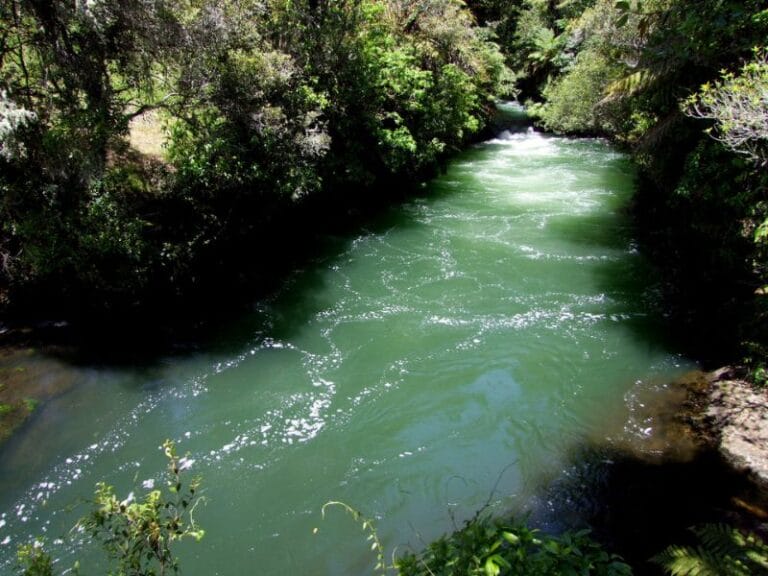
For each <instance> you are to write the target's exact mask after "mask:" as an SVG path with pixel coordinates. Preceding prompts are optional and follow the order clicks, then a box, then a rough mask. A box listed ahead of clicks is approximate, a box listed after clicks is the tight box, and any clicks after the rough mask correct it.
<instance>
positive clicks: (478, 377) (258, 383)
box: [0, 105, 691, 576]
mask: <svg viewBox="0 0 768 576" xmlns="http://www.w3.org/2000/svg"><path fill="white" fill-rule="evenodd" d="M503 109H505V110H506V113H507V114H508V115H509V116H514V115H515V114H517V113H518V112H517V111H516V109H515V108H514V107H513V106H512V105H504V106H503ZM632 186H633V172H632V168H631V165H630V163H629V162H628V160H627V159H626V158H625V157H624V156H623V155H622V154H620V153H618V152H617V151H615V150H614V149H613V148H612V147H611V146H610V145H609V144H607V143H605V142H603V141H600V140H592V139H566V138H557V137H551V136H546V135H542V134H540V133H537V132H534V131H532V130H526V129H525V128H523V129H521V130H519V131H514V130H511V131H504V132H502V133H500V134H499V135H498V136H497V137H496V138H494V139H492V140H490V141H487V142H484V143H482V144H479V145H477V146H474V147H473V148H471V149H469V150H468V151H466V152H465V153H463V154H462V155H460V156H459V157H458V158H457V159H455V160H454V161H453V162H452V163H451V164H450V165H449V167H448V169H447V171H446V173H445V174H444V175H442V176H440V177H439V178H437V179H436V180H434V181H433V182H431V183H430V184H429V185H428V186H427V187H426V188H425V190H424V194H423V196H421V197H419V198H416V199H414V200H412V201H409V202H407V203H405V204H404V205H402V206H399V207H396V208H393V209H392V210H390V211H388V212H387V213H386V214H384V215H382V216H381V217H380V218H378V219H377V220H376V221H375V222H373V223H371V224H370V226H369V227H368V228H367V229H365V230H362V231H360V232H359V233H358V234H357V235H356V236H354V237H346V238H330V239H328V242H327V244H328V249H327V251H326V255H325V256H324V257H322V258H319V259H318V260H317V261H315V262H313V263H312V264H311V265H308V266H306V267H305V268H304V269H302V270H299V271H297V272H296V273H295V274H293V275H292V276H291V277H290V278H288V279H287V281H286V282H285V283H284V285H283V286H282V288H281V289H280V290H278V291H277V292H276V293H275V294H274V295H273V296H272V297H270V298H267V299H264V300H262V301H259V302H258V303H256V304H254V307H253V313H252V314H250V315H248V316H247V317H244V318H243V319H242V320H241V321H239V322H237V323H236V325H232V326H231V327H230V329H229V330H227V331H225V333H222V334H221V337H220V338H218V339H217V344H216V345H213V346H211V347H210V349H208V350H206V351H202V352H196V353H194V354H185V355H179V356H173V357H167V358H163V359H161V360H158V361H156V362H154V363H153V364H151V365H145V366H140V367H135V368H130V369H129V368H114V367H99V366H88V367H82V366H79V367H75V366H66V365H64V364H61V363H59V364H57V366H58V368H56V369H57V370H59V371H60V372H62V373H66V375H67V378H68V379H69V380H72V381H74V384H73V385H71V386H68V387H67V389H66V391H64V392H62V393H60V394H58V395H57V396H55V398H53V399H52V400H50V401H48V402H46V403H45V404H44V405H42V406H41V407H40V408H39V410H38V412H37V414H36V416H35V417H34V418H33V419H32V421H31V422H29V423H28V424H27V425H26V426H25V427H24V428H23V429H22V430H21V432H20V433H18V434H17V435H16V436H15V437H14V438H13V439H12V440H11V441H10V442H8V443H7V444H5V445H4V446H3V447H2V448H1V449H0V572H3V573H8V572H10V567H11V566H12V565H13V562H14V556H15V548H16V546H17V545H18V544H19V543H22V542H25V541H27V540H28V539H29V538H31V537H32V536H34V535H44V536H45V537H46V540H47V542H48V546H49V548H50V550H51V551H52V552H53V554H54V555H55V556H56V557H57V558H58V559H59V561H60V564H59V566H62V567H63V566H66V565H71V563H72V561H73V560H74V559H75V558H76V557H79V558H83V559H84V562H83V563H84V565H85V566H88V563H89V562H91V561H96V560H95V559H94V558H98V556H95V557H94V554H95V553H94V552H93V551H92V550H90V549H89V548H88V547H87V546H86V547H85V548H81V547H79V545H77V544H75V543H73V541H76V540H77V539H78V538H77V537H76V534H72V533H69V530H70V528H71V527H72V525H73V524H74V522H75V521H76V519H77V518H78V517H79V516H81V515H83V514H84V513H85V511H86V509H87V508H86V507H83V506H79V505H78V504H79V503H80V502H81V501H82V500H83V499H84V498H87V497H88V496H89V495H91V494H92V492H93V488H94V485H95V483H96V482H98V481H100V480H104V481H106V482H109V483H111V484H114V485H115V486H116V487H117V489H118V493H121V494H127V493H128V492H129V491H131V490H135V491H136V492H137V493H139V492H141V490H142V488H141V486H142V484H145V485H149V483H151V482H152V481H154V482H155V483H157V482H159V481H160V479H161V477H162V476H161V473H162V470H163V466H164V460H163V456H162V453H161V451H160V449H159V447H160V445H161V444H162V442H163V441H164V440H165V439H166V438H168V439H171V440H173V441H175V442H176V444H177V447H178V450H179V451H180V452H182V453H189V457H190V458H191V459H193V460H194V465H193V467H192V471H193V472H194V473H197V474H200V475H201V476H202V478H203V486H204V488H205V494H204V496H205V505H202V506H200V507H199V508H198V509H197V512H196V520H197V521H198V522H199V524H200V525H201V526H202V527H203V528H204V529H205V530H206V536H205V538H204V539H203V540H202V541H201V542H200V543H189V544H185V545H184V546H182V547H181V549H180V552H181V558H182V562H181V565H182V568H183V572H184V574H186V575H188V576H203V575H205V576H212V575H222V576H225V575H231V576H236V575H240V574H256V573H258V574H262V575H267V576H270V575H274V576H277V575H284V574H310V575H312V574H316V575H334V576H335V575H359V574H363V573H368V572H369V569H370V567H371V566H372V564H373V562H374V559H373V556H372V553H371V552H370V551H369V549H368V543H367V542H365V538H364V534H363V532H361V530H360V527H359V526H358V525H356V524H355V523H354V522H353V521H352V520H351V519H349V518H347V517H345V516H344V514H343V512H342V511H341V510H333V511H332V512H331V513H330V514H329V515H328V517H327V518H326V519H325V520H323V519H322V518H321V516H320V510H321V507H322V505H323V504H324V503H325V502H327V501H329V500H341V501H344V502H346V503H348V504H349V505H351V506H353V507H355V508H358V509H360V510H361V511H363V512H364V513H365V514H366V515H368V516H370V517H372V518H374V519H375V521H376V525H377V529H378V533H379V535H380V537H381V538H382V540H383V542H384V544H385V545H386V546H387V548H388V549H389V550H392V549H393V548H394V547H399V549H401V550H402V549H405V548H407V547H409V546H412V547H415V548H418V547H420V546H421V545H422V542H423V541H425V540H429V539H431V538H434V537H435V536H437V535H439V534H440V533H442V532H445V531H448V530H451V529H452V527H453V526H454V525H456V524H460V523H461V522H462V521H463V520H465V519H466V518H469V517H471V516H472V515H473V514H474V513H475V511H476V510H478V509H480V508H481V507H483V506H485V505H486V504H487V505H488V506H489V508H490V509H491V510H495V511H498V512H504V511H510V510H511V511H521V510H524V509H527V507H528V504H529V503H530V502H532V501H534V500H535V497H536V496H537V495H539V494H540V493H541V491H542V489H544V488H545V487H546V486H547V485H548V484H550V483H551V482H553V481H555V480H557V479H558V478H559V477H561V476H562V475H563V474H564V473H565V471H566V470H567V467H568V466H569V465H570V463H571V459H572V457H573V455H574V454H577V453H579V451H580V450H582V449H583V448H584V447H585V446H589V445H591V444H593V443H599V442H602V441H605V440H606V439H607V438H615V437H617V436H630V437H632V436H637V437H642V436H643V435H647V434H648V433H650V426H649V427H648V428H646V427H644V424H643V422H636V419H635V420H633V418H632V408H633V404H634V402H633V399H634V398H636V397H637V395H638V394H641V393H643V390H647V389H653V388H654V387H661V383H663V382H666V381H668V380H669V379H670V378H672V377H674V376H676V375H678V374H680V373H681V372H683V371H685V370H687V369H689V368H690V367H691V364H690V363H689V362H688V361H686V360H685V359H684V358H682V357H681V356H680V355H679V354H677V353H676V352H675V350H674V349H671V348H670V347H669V346H668V345H666V344H665V343H664V342H665V339H664V338H663V334H662V332H661V328H660V322H659V313H658V310H657V309H656V307H655V306H654V302H655V301H656V300H657V293H656V291H655V289H654V285H653V282H652V278H653V275H652V274H651V271H650V268H649V267H648V265H647V263H646V262H645V261H644V259H643V256H642V255H641V254H639V253H638V251H637V249H636V247H635V244H634V243H633V240H632V236H631V229H630V227H629V225H628V220H627V218H626V216H625V214H624V208H625V206H626V205H627V203H628V201H629V199H630V196H631V193H632ZM269 249H279V248H278V247H269ZM40 360H41V361H42V360H45V361H46V362H51V361H50V360H49V359H42V358H41V359H40ZM34 361H35V359H34V358H32V359H29V360H28V362H34ZM554 512H555V513H556V511H554ZM315 528H317V529H318V530H317V533H315ZM86 572H87V573H91V574H94V573H97V572H96V571H95V570H93V569H91V570H88V569H86Z"/></svg>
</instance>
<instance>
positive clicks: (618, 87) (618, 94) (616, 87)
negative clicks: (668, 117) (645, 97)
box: [605, 68, 661, 98]
mask: <svg viewBox="0 0 768 576" xmlns="http://www.w3.org/2000/svg"><path fill="white" fill-rule="evenodd" d="M660 78H661V74H659V73H658V72H654V71H652V70H648V69H646V68H643V69H641V70H638V71H637V72H633V73H632V74H630V75H629V76H624V77H623V78H620V79H618V80H616V81H615V82H611V83H610V84H609V85H608V87H607V88H606V89H605V95H606V98H625V97H627V96H633V95H634V94H637V93H638V92H642V91H644V90H647V89H648V88H650V87H651V86H653V85H654V84H655V83H656V82H658V80H659V79H660Z"/></svg>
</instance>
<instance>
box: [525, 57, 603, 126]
mask: <svg viewBox="0 0 768 576" xmlns="http://www.w3.org/2000/svg"><path fill="white" fill-rule="evenodd" d="M617 76H618V70H617V68H616V66H614V65H612V63H611V62H610V61H609V60H608V59H607V58H605V57H604V56H603V55H601V54H600V53H592V52H584V53H582V54H580V55H579V57H578V58H577V60H576V63H575V64H574V65H573V66H572V67H571V69H570V70H569V72H568V73H567V74H566V75H564V76H562V77H560V78H559V79H558V80H556V81H555V82H553V83H552V84H551V85H549V86H547V87H546V88H545V89H544V97H545V98H546V104H543V105H541V106H539V107H538V108H535V109H534V115H535V116H537V117H538V118H539V119H540V121H541V123H542V125H543V126H544V127H546V128H547V129H549V130H552V131H555V132H561V133H563V132H564V133H575V134H578V133H602V132H606V131H609V130H610V129H611V128H612V126H613V123H612V121H613V117H614V116H615V108H616V103H615V102H612V101H605V100H603V93H604V92H605V90H606V87H607V86H609V85H610V84H611V83H612V82H613V81H615V80H616V78H617Z"/></svg>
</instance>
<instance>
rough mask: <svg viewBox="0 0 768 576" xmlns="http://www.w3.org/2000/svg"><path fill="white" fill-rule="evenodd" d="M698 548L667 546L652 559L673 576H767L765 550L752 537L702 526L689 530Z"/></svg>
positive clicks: (715, 526)
mask: <svg viewBox="0 0 768 576" xmlns="http://www.w3.org/2000/svg"><path fill="white" fill-rule="evenodd" d="M691 531H692V532H693V533H694V534H695V535H696V537H697V539H698V541H699V545H697V546H670V547H668V548H667V549H666V550H664V551H663V552H662V553H660V554H658V555H656V556H654V557H653V558H652V561H653V562H655V563H656V564H659V565H661V566H662V567H663V568H664V570H665V571H666V572H668V573H669V574H671V575H672V576H753V575H759V574H766V575H768V546H766V544H765V543H764V542H762V541H761V540H760V539H759V538H758V537H757V536H755V535H754V534H743V533H742V532H740V531H738V530H736V529H735V528H732V527H730V526H727V525H725V524H705V525H702V526H696V527H694V528H692V529H691Z"/></svg>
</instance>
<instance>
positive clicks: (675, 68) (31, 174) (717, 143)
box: [0, 0, 768, 574]
mask: <svg viewBox="0 0 768 576" xmlns="http://www.w3.org/2000/svg"><path fill="white" fill-rule="evenodd" d="M766 38H768V8H767V7H766V4H765V2H764V1H761V0H739V1H737V0H560V1H555V0H468V1H467V2H466V4H465V3H464V2H461V0H338V1H334V2H329V1H325V0H297V1H278V0H263V1H257V0H250V1H249V0H245V1H236V0H224V1H214V0H155V1H153V2H144V1H141V0H127V1H123V2H108V1H104V0H94V1H90V2H75V1H72V2H53V1H45V0H0V306H2V307H3V309H4V312H6V313H17V314H21V315H27V316H29V315H30V314H34V315H36V316H39V317H51V316H56V317H59V316H64V317H67V318H84V317H100V318H102V319H114V318H126V317H128V316H129V315H132V314H134V313H135V312H137V311H146V315H147V316H148V315H151V314H153V313H155V312H156V311H157V310H159V309H160V308H161V307H162V306H164V305H165V304H167V303H168V302H170V301H173V300H176V301H177V303H178V305H181V306H189V305H190V304H191V303H192V302H200V301H203V299H205V298H206V297H208V296H210V295H212V294H218V292H219V290H220V288H219V287H220V286H222V285H223V286H225V287H226V289H227V292H229V291H232V290H233V289H234V288H233V287H235V286H251V285H252V284H253V281H254V280H258V279H259V278H260V276H269V275H271V274H273V273H274V270H275V268H276V267H277V266H279V265H280V264H282V262H281V261H282V260H283V259H284V258H285V257H286V251H287V248H286V249H283V247H287V246H288V245H289V244H290V245H296V244H299V245H307V246H308V245H310V244H311V232H312V231H313V230H317V229H319V228H321V227H322V226H323V225H324V224H325V221H326V220H333V221H344V220H345V219H347V218H350V217H351V216H352V215H353V214H354V213H355V212H357V211H360V210H363V209H365V208H366V207H368V206H376V205H380V204H382V203H386V202H390V201H393V200H397V199H399V198H401V197H402V193H403V192H402V191H403V190H404V189H405V188H406V186H404V185H405V184H408V185H413V184H414V183H418V182H419V181H422V180H424V179H425V178H428V177H429V176H431V175H433V174H434V173H435V172H436V171H437V170H439V169H440V167H441V166H442V164H443V162H444V161H445V159H446V158H447V157H448V156H450V154H452V153H454V152H456V151H458V150H459V149H461V147H462V146H464V145H465V144H466V143H467V142H469V141H470V140H471V139H472V138H475V137H477V136H478V135H479V134H480V133H481V132H482V130H483V128H484V126H485V125H486V123H487V121H488V120H489V118H490V115H491V113H492V108H493V105H492V104H493V99H494V97H495V96H497V95H499V94H509V93H511V92H513V91H516V90H519V92H520V96H521V98H523V99H525V100H527V102H528V105H529V109H530V110H531V112H532V114H533V115H534V116H535V117H536V119H537V122H538V123H539V125H540V126H542V127H543V128H545V129H547V130H550V131H554V132H558V133H564V134H576V135H603V136H608V137H610V138H612V139H614V140H615V141H616V142H618V143H619V144H621V145H623V146H625V147H627V148H628V149H629V150H631V152H632V154H633V157H634V158H635V160H636V162H637V164H638V166H639V167H640V174H641V181H640V183H639V184H640V185H639V192H638V195H637V198H636V205H635V210H636V214H637V217H638V224H639V226H638V230H639V232H640V233H641V234H642V236H643V239H644V240H645V243H646V244H645V245H646V247H647V248H648V249H649V250H650V251H651V252H652V253H653V255H654V256H655V261H656V262H657V263H658V264H659V266H660V267H661V269H662V271H663V274H664V277H665V278H666V280H667V281H666V283H665V284H666V285H665V289H666V290H665V293H666V294H667V295H668V297H669V300H668V301H669V302H670V303H671V308H670V309H671V310H672V311H673V313H674V315H675V320H676V322H677V325H678V326H681V327H682V328H683V329H685V330H689V334H700V335H702V339H701V341H698V342H696V346H697V348H696V352H697V353H698V354H700V355H703V356H704V357H706V358H708V359H712V360H723V359H724V360H733V359H734V358H736V357H741V358H744V359H746V361H747V362H748V363H751V365H752V367H753V369H754V371H753V374H754V376H755V377H756V378H757V379H762V380H768V377H767V374H768V372H767V371H766V369H765V367H764V364H765V359H766V358H767V357H768V334H767V333H766V327H765V326H766V323H765V319H766V309H765V308H766V305H765V302H764V300H765V298H766V297H768V296H766V294H768V194H767V192H768V170H766V168H767V167H768V52H767V51H766V46H765V41H766ZM513 80H514V81H515V82H516V84H515V86H513V84H512V82H513ZM142 131H144V132H148V133H159V134H160V137H159V138H160V141H161V142H162V146H156V147H155V148H154V149H153V148H152V147H151V146H147V145H145V144H142V142H141V137H142V134H143V132H142ZM145 135H146V134H145ZM32 311H33V312H32ZM107 312H108V313H109V314H105V313H107ZM692 339H693V338H692V337H690V336H689V341H690V340H692ZM2 410H3V407H2V406H0V415H1V414H2ZM176 473H177V472H176ZM97 498H98V500H99V502H101V504H102V508H101V509H100V510H101V513H102V514H107V516H102V517H98V516H95V517H94V519H93V522H95V524H94V526H96V528H94V536H96V537H97V538H98V537H99V534H100V531H102V530H109V529H111V528H109V526H110V525H111V524H110V523H112V522H118V523H119V522H121V521H122V518H123V516H121V514H124V513H125V511H126V510H128V508H126V510H122V509H121V508H120V506H121V505H120V503H119V502H117V500H116V498H115V497H114V495H113V494H112V493H111V492H109V491H108V490H107V488H106V487H105V488H104V489H103V491H102V492H101V493H100V494H99V495H98V496H97ZM156 503H157V502H156V501H149V500H147V501H145V502H143V503H140V504H135V505H132V507H131V508H130V510H132V511H134V512H136V514H138V515H139V516H141V515H150V516H151V514H153V513H159V511H158V509H157V507H156ZM109 506H113V507H114V506H117V511H116V513H115V515H114V516H109V515H108V514H109V512H108V511H109ZM105 510H106V511H107V512H105ZM148 518H149V516H148ZM156 520H157V519H156V518H150V520H148V521H150V523H151V521H156ZM142 521H143V520H142ZM174 521H176V520H174V519H173V518H171V519H170V520H169V519H168V518H164V520H163V522H171V523H172V522H174ZM105 525H106V526H107V528H105ZM115 525H117V524H115ZM135 525H136V524H134V526H135ZM163 526H165V527H166V528H168V527H170V528H169V529H171V530H173V529H175V528H173V527H172V524H164V525H163ZM118 528H119V527H118ZM182 533H184V532H183V530H182ZM704 534H705V535H706V533H704ZM730 534H732V535H733V534H734V532H730ZM169 538H170V536H169ZM574 538H575V540H574ZM740 538H741V539H742V540H743V542H747V543H749V544H755V542H753V541H752V540H749V539H748V538H744V537H740ZM521 539H522V540H523V545H521V544H520V542H521ZM737 540H738V538H737ZM742 540H739V541H738V542H737V543H739V542H741V541H742ZM542 542H544V544H542ZM145 544H146V543H145ZM706 544H707V546H709V547H710V548H712V546H713V544H712V542H708V543H706ZM758 544H759V543H758ZM592 546H593V545H592V544H591V542H590V541H588V540H586V539H581V536H568V537H564V538H562V539H551V540H549V539H547V540H537V537H535V536H534V534H533V532H531V531H529V530H528V529H526V528H523V527H520V526H505V525H492V524H487V523H482V522H476V523H473V524H470V525H468V526H467V527H466V528H465V529H464V530H462V531H459V532H457V533H456V534H454V535H453V536H451V537H449V538H445V539H442V540H440V541H438V542H436V543H434V544H433V545H432V546H430V547H429V548H428V549H427V550H426V551H425V552H424V553H423V554H422V555H421V556H418V557H417V556H413V557H411V556H408V557H405V558H404V559H402V560H401V564H400V569H401V570H402V571H403V573H430V574H431V573H451V572H450V571H449V568H450V567H456V566H459V568H457V570H459V572H460V573H485V574H498V573H510V571H511V570H512V567H513V566H515V564H514V562H516V561H517V560H520V561H521V562H522V561H523V560H525V561H526V562H528V563H527V564H525V566H534V568H531V570H533V572H534V573H550V572H551V571H557V570H561V569H562V565H561V564H558V563H563V562H565V563H567V562H572V564H568V565H567V567H568V569H569V570H571V572H573V573H585V572H588V571H589V570H590V566H591V567H592V568H594V565H587V566H584V565H582V564H580V562H582V563H583V562H587V564H589V563H590V562H598V564H599V563H600V562H602V564H600V566H602V568H603V569H604V572H605V573H623V572H624V571H625V567H624V566H623V564H620V563H619V562H618V561H617V560H616V559H615V558H613V557H610V556H608V555H606V554H605V553H603V552H601V551H599V550H596V549H594V548H593V547H592ZM741 548H744V546H741ZM137 550H140V551H142V552H146V550H145V549H144V548H141V547H139V548H137ZM153 550H154V549H152V546H151V542H150V552H152V551H153ZM584 550H586V551H587V552H589V554H585V553H584ZM734 550H736V549H735V548H734ZM760 550H761V553H762V554H763V556H761V557H760V560H761V561H762V560H764V557H765V550H764V547H761V548H760ZM695 552H702V550H699V551H695V550H694V551H691V550H683V549H670V550H669V551H668V552H667V553H666V554H667V556H666V557H664V558H661V560H665V561H666V565H667V566H668V567H669V566H673V567H671V568H669V570H670V571H672V572H674V573H680V574H683V573H694V572H693V570H694V569H697V570H698V569H699V568H695V567H697V566H701V565H702V564H701V562H703V561H704V560H706V558H704V560H702V557H704V556H706V555H707V554H706V549H705V550H703V553H702V554H699V555H698V556H696V554H695ZM24 553H25V554H26V556H25V557H24V558H23V559H24V561H25V562H27V563H28V564H29V565H30V566H33V565H34V564H35V563H36V562H37V563H38V567H37V568H38V569H39V570H40V572H39V573H50V568H51V567H50V565H49V562H50V559H47V558H46V557H45V556H44V555H39V554H38V553H37V552H36V551H35V549H34V548H27V549H26V550H25V552H24ZM119 553H120V551H119V550H118V551H114V550H113V555H118V556H119ZM160 553H161V554H165V553H166V552H165V551H164V550H160ZM740 553H741V552H740V551H739V550H736V551H735V552H733V554H730V553H729V554H730V555H727V554H724V555H721V560H722V559H723V558H725V559H726V560H727V561H728V563H730V564H733V565H734V566H737V568H738V570H741V569H742V568H743V567H742V566H741V565H740V564H739V563H740V562H742V563H743V562H744V561H743V560H742V559H741V556H739V554H740ZM521 554H522V555H523V556H525V558H523V559H521V558H522V557H521V556H520V555H521ZM164 558H165V560H164V561H165V562H169V563H170V564H169V566H170V565H171V564H173V562H172V560H173V559H172V557H171V556H167V557H165V556H164ZM750 558H751V557H750ZM126 561H127V562H132V561H133V560H130V559H129V560H126ZM152 561H153V562H154V561H155V558H152ZM460 562H465V564H460ZM548 562H552V563H554V564H547V563H548ZM674 562H680V563H679V564H677V565H675V564H674ZM46 563H48V564H46ZM126 566H128V565H127V564H126V565H125V566H123V567H122V568H121V570H123V572H124V573H137V574H138V573H144V572H141V570H142V569H144V568H137V569H136V570H134V572H131V570H133V567H126ZM521 566H523V565H522V564H521V565H520V566H518V567H517V568H518V572H519V571H520V570H523V572H522V573H525V572H524V570H525V569H527V568H522V567H521ZM553 566H554V567H553ZM674 566H678V567H674ZM761 566H762V567H764V566H765V564H764V563H763V564H761ZM688 567H694V568H691V569H689V568H688ZM168 569H169V570H171V568H170V567H169V568H168ZM450 569H453V568H450ZM536 570H538V572H536ZM425 571H426V572H425ZM123 572H121V573H123ZM518 572H515V573H518ZM566 573H567V571H566ZM701 573H706V572H701ZM733 573H742V572H738V571H735V572H733ZM743 573H747V572H743Z"/></svg>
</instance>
